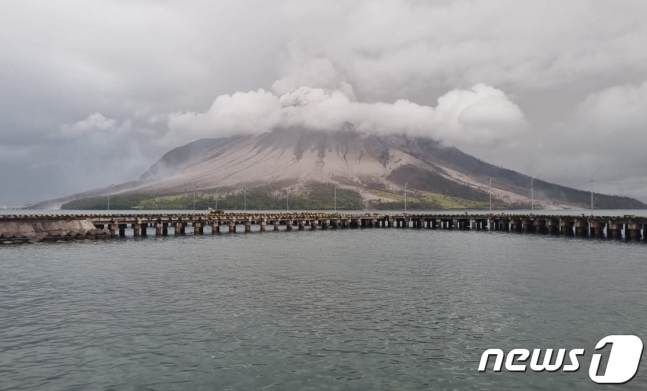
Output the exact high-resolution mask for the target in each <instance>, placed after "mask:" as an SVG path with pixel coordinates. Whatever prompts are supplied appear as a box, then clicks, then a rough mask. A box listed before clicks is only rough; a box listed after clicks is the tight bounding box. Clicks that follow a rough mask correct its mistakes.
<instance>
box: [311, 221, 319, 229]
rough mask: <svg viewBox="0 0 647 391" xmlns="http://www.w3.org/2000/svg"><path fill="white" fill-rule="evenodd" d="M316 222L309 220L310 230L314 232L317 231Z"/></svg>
mask: <svg viewBox="0 0 647 391" xmlns="http://www.w3.org/2000/svg"><path fill="white" fill-rule="evenodd" d="M317 223H318V221H317V220H310V230H312V231H314V230H316V229H317Z"/></svg>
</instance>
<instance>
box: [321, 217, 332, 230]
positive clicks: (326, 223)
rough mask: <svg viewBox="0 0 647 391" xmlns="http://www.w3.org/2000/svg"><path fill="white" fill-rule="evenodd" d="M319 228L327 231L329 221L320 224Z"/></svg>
mask: <svg viewBox="0 0 647 391" xmlns="http://www.w3.org/2000/svg"><path fill="white" fill-rule="evenodd" d="M321 228H323V229H328V228H330V220H328V219H326V220H323V221H322V222H321Z"/></svg>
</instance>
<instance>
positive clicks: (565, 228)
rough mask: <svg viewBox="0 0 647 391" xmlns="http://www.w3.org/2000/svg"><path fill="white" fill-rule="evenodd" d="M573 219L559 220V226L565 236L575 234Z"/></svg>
mask: <svg viewBox="0 0 647 391" xmlns="http://www.w3.org/2000/svg"><path fill="white" fill-rule="evenodd" d="M574 224H575V223H574V221H573V220H559V228H560V230H561V231H562V232H561V233H562V235H564V236H573V225H574Z"/></svg>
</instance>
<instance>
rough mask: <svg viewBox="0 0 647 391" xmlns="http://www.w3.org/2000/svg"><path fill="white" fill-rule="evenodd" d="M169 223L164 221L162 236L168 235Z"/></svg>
mask: <svg viewBox="0 0 647 391" xmlns="http://www.w3.org/2000/svg"><path fill="white" fill-rule="evenodd" d="M168 226H169V223H162V236H168Z"/></svg>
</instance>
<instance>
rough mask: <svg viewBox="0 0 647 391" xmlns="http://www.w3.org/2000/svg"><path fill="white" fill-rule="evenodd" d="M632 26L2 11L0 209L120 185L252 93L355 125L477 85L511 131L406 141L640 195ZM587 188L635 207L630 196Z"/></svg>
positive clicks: (107, 1)
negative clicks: (375, 112)
mask: <svg viewBox="0 0 647 391" xmlns="http://www.w3.org/2000/svg"><path fill="white" fill-rule="evenodd" d="M646 13H647V3H645V2H644V1H640V0H628V1H623V2H620V3H619V2H609V1H599V0H598V1H596V0H594V1H590V0H573V1H568V2H565V1H556V0H547V1H541V2H540V1H536V2H520V1H516V0H491V1H472V0H462V1H460V0H459V1H434V2H424V1H417V0H371V1H368V0H358V1H341V0H312V1H307V2H304V1H299V0H277V1H272V2H268V1H261V0H241V1H235V2H233V1H231V2H222V1H219V2H213V1H207V0H196V1H191V2H171V1H143V0H140V1H115V0H96V1H81V0H70V1H65V2H46V1H45V2H43V1H35V0H7V1H3V2H2V4H0V87H1V88H0V164H1V166H0V175H2V177H3V178H5V181H4V183H8V184H9V185H5V186H3V188H2V189H0V204H17V203H23V202H29V201H36V200H39V199H43V198H50V197H52V196H58V195H64V194H67V193H72V192H77V191H82V190H87V189H89V188H92V187H96V186H103V185H107V184H110V183H112V182H120V181H126V180H129V179H133V178H134V177H137V176H138V175H139V173H140V172H141V171H142V170H144V169H145V168H147V167H148V165H150V164H151V163H153V162H154V161H155V159H156V158H158V157H159V156H160V155H161V154H162V153H164V152H165V150H166V149H167V148H170V147H173V146H176V145H177V144H182V143H185V142H190V141H193V139H194V138H195V137H198V136H202V135H205V134H208V135H214V136H216V135H218V134H220V133H219V132H222V131H231V127H230V128H228V129H200V126H196V123H195V121H194V122H193V124H188V122H186V121H185V122H184V123H182V124H180V123H179V122H178V121H177V120H178V118H182V116H185V117H184V119H185V120H186V119H187V118H188V117H190V115H188V113H194V115H193V117H194V120H195V119H196V118H202V119H205V118H206V119H209V118H211V117H209V113H211V112H212V104H213V103H214V100H217V99H220V98H218V97H222V96H227V95H229V96H239V97H242V98H249V97H250V96H251V95H250V93H249V91H258V90H259V89H261V88H262V89H263V90H264V91H266V93H267V94H270V95H272V96H269V97H268V99H270V100H278V99H280V98H281V96H284V95H285V94H294V93H295V92H296V91H300V92H303V91H304V90H303V89H300V88H301V87H305V88H310V89H311V91H312V90H315V91H317V90H321V91H323V92H325V93H326V94H328V95H330V94H333V93H334V92H335V91H337V92H338V93H339V94H341V96H344V97H346V98H347V100H348V102H347V103H344V107H354V108H355V109H353V110H347V111H346V115H347V116H351V117H353V116H355V117H353V118H357V115H356V114H353V113H356V112H358V111H357V110H356V108H357V107H362V110H365V107H378V106H379V105H380V104H383V105H386V106H385V107H393V104H394V103H395V102H396V101H398V100H401V101H409V102H410V106H408V108H416V111H420V110H418V109H417V108H422V112H425V110H426V112H430V109H431V111H432V112H434V113H436V111H437V110H438V106H439V103H438V98H440V97H443V96H445V97H446V95H447V94H448V93H449V92H450V91H459V92H460V91H463V92H465V91H469V90H470V89H471V88H472V87H473V86H474V85H479V84H481V85H487V86H490V87H491V88H493V89H494V90H497V91H502V93H503V94H505V99H506V101H508V102H510V104H512V105H514V107H517V108H518V113H517V114H516V115H517V120H518V119H519V118H523V121H521V122H520V121H516V122H515V121H512V123H516V124H521V123H522V122H523V126H519V128H518V129H515V130H516V131H511V130H510V129H509V128H508V127H507V125H505V124H509V123H510V122H505V121H504V122H501V121H499V122H497V121H494V122H492V121H490V123H489V126H488V129H489V130H488V131H489V132H494V133H493V134H492V135H491V137H489V138H488V139H487V140H485V142H483V143H482V145H479V144H480V143H465V142H463V141H462V139H464V138H466V137H467V138H469V135H470V133H469V132H470V131H473V130H474V127H471V128H470V129H467V128H465V127H460V128H457V129H453V131H454V133H443V132H445V131H449V130H452V129H450V128H451V127H450V126H448V125H447V123H446V122H442V121H441V122H440V124H441V125H439V124H438V123H437V124H436V126H435V128H434V129H435V130H433V131H430V130H429V129H430V128H431V127H430V126H429V124H426V127H424V126H417V129H418V130H419V131H420V130H421V129H422V131H429V132H431V133H429V134H431V135H434V136H437V137H442V135H443V134H450V135H455V136H456V137H449V138H447V139H446V141H447V142H451V143H455V144H459V145H460V146H461V147H463V148H465V149H466V150H467V151H469V152H471V153H474V154H475V155H477V156H479V157H483V158H485V159H487V160H491V161H493V162H494V163H498V164H501V165H504V166H507V167H511V168H514V169H519V170H524V171H527V172H529V173H530V174H536V175H541V177H542V178H544V179H546V180H555V181H562V182H564V181H566V182H571V183H575V182H579V181H585V180H586V177H587V176H588V175H589V174H590V171H591V166H595V165H597V164H598V163H599V164H601V165H603V166H604V167H605V169H604V170H603V171H602V172H601V173H600V175H601V177H603V178H604V179H606V180H607V181H608V182H612V181H613V182H640V181H642V179H643V178H645V170H644V167H645V163H646V162H645V161H644V157H643V156H644V154H642V153H640V151H639V149H638V147H637V145H640V144H641V143H643V145H644V141H647V140H644V134H645V132H644V131H643V129H644V124H645V123H646V118H645V117H644V116H641V113H640V110H639V108H640V106H639V105H640V104H641V103H639V102H643V103H642V104H643V106H642V107H645V106H644V102H645V100H644V93H643V90H644V89H645V87H644V82H645V81H646V80H647V68H646V67H645V66H644V64H645V63H647V50H645V49H644V39H645V37H647V25H646V24H645V23H644V22H643V20H642V19H643V15H645V14H646ZM237 92H238V93H239V95H236V93H237ZM459 92H457V94H458V93H459ZM240 94H242V95H240ZM292 97H293V98H294V96H292ZM223 99H224V98H223ZM380 102H382V103H380ZM632 102H634V103H632ZM371 105H378V106H371ZM636 108H638V109H636ZM248 109H250V110H252V107H248ZM300 111H301V112H304V111H303V110H300ZM360 111H361V110H360ZM272 112H275V111H272ZM279 112H281V110H279ZM95 113H96V114H95ZM407 113H408V112H407ZM212 114H213V113H212ZM337 114H339V113H337ZM93 115H94V117H93ZM99 115H100V116H101V117H99ZM187 115H188V117H187ZM318 115H321V113H319V114H318ZM393 115H394V116H396V117H397V112H395V113H393ZM403 115H404V114H403ZM201 116H202V117H201ZM205 116H206V117H205ZM169 118H170V122H169ZM436 118H437V117H436ZM485 119H487V118H486V116H485V114H483V113H481V114H480V117H479V121H478V122H480V123H483V121H484V120H485ZM301 120H302V121H306V120H307V118H301ZM93 121H94V122H93ZM391 121H392V117H389V118H388V119H384V120H383V122H382V127H383V128H385V129H386V128H389V129H390V128H394V127H396V124H395V123H394V122H391ZM180 122H181V121H180ZM333 122H334V121H333ZM432 122H433V121H432ZM485 122H487V121H485ZM209 123H210V122H209V121H207V124H209ZM180 125H182V126H180ZM84 126H85V127H84ZM522 127H525V128H524V129H522ZM465 129H467V130H465ZM434 132H436V133H434ZM465 132H466V133H465ZM488 140H489V141H490V142H486V141H488ZM493 140H498V141H497V144H494V145H493V144H492V142H491V141H493ZM486 145H487V146H486ZM601 145H604V146H605V148H610V149H611V150H612V151H613V152H614V153H612V154H609V153H606V154H601V153H600V152H599V151H597V150H599V149H600V146H601ZM616 155H621V156H620V157H617V158H616V157H615V156H616ZM599 186H600V187H602V186H603V185H602V184H599ZM600 190H605V191H608V192H612V193H614V192H624V193H627V194H631V195H634V196H639V197H641V198H642V199H643V200H647V188H645V187H641V185H627V186H623V185H608V187H605V188H601V189H600Z"/></svg>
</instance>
